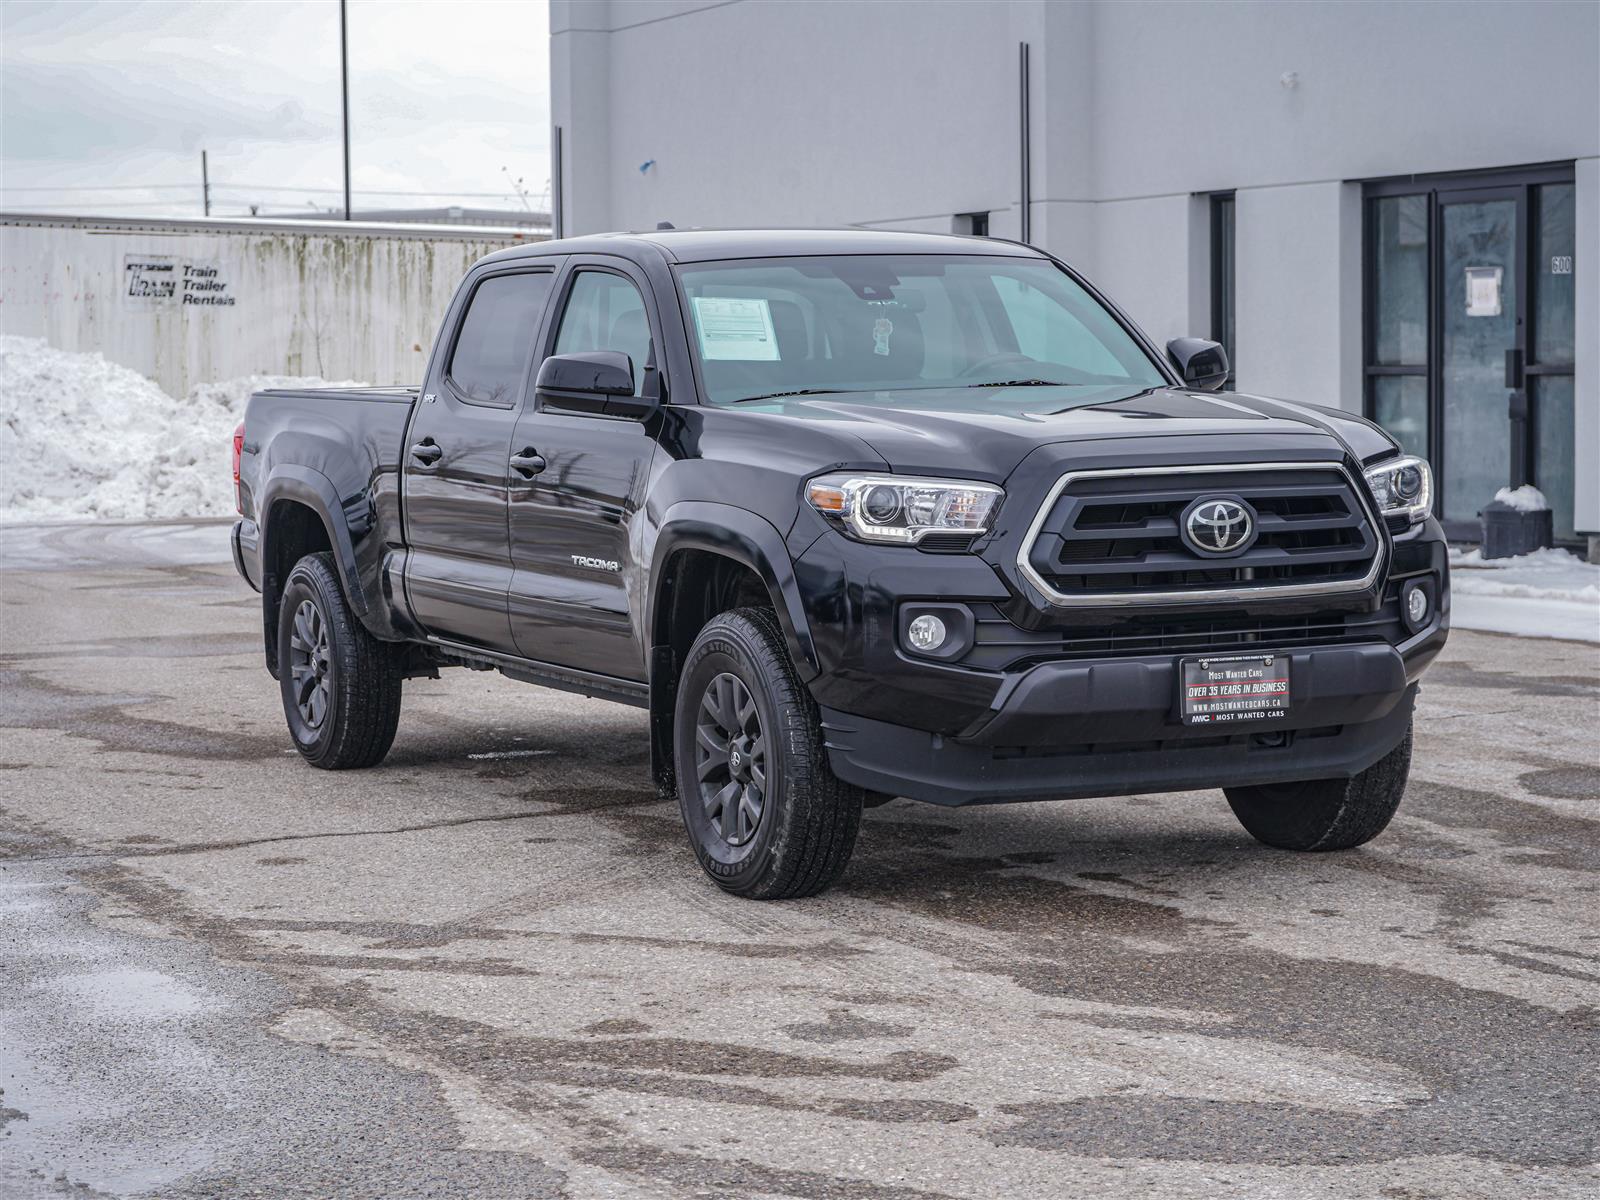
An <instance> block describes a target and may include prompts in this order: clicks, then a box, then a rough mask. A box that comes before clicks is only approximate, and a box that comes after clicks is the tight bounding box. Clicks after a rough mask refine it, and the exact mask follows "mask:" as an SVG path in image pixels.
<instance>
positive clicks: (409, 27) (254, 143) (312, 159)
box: [0, 0, 550, 216]
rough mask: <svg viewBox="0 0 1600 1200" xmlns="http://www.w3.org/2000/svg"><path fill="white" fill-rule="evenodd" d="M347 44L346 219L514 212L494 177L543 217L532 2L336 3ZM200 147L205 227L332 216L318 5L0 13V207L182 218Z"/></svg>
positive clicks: (326, 12)
mask: <svg viewBox="0 0 1600 1200" xmlns="http://www.w3.org/2000/svg"><path fill="white" fill-rule="evenodd" d="M349 30H350V119H351V131H350V139H351V150H350V157H351V175H352V184H353V189H354V192H355V206H356V207H357V208H363V207H365V208H376V207H382V208H409V207H420V206H431V205H436V204H446V203H451V202H457V203H464V204H468V205H472V206H475V207H483V208H517V207H520V203H519V201H518V200H517V199H516V196H515V194H514V192H513V190H512V187H511V181H510V178H508V176H507V175H506V173H505V172H504V171H503V170H502V168H508V169H509V171H510V176H511V177H521V178H522V179H523V180H524V186H525V187H526V189H527V190H528V192H529V193H530V199H529V202H530V203H531V204H532V205H533V207H535V208H540V209H542V208H544V207H545V201H544V196H543V193H544V192H545V191H546V189H547V186H548V180H549V174H550V168H549V147H550V87H549V75H550V55H549V13H548V9H547V6H546V4H545V3H544V0H526V2H524V0H499V2H495V0H352V2H351V3H350V5H349ZM202 147H203V148H205V149H206V150H207V151H208V152H209V156H210V167H211V181H212V212H213V213H214V214H221V215H235V214H243V213H245V212H246V211H248V210H247V207H246V206H247V205H248V204H251V203H255V204H259V205H261V206H262V211H264V212H268V211H285V210H293V209H299V210H301V211H309V205H310V203H313V202H314V203H316V204H318V205H320V206H322V207H329V206H333V207H337V206H338V205H340V204H341V203H342V200H341V195H340V189H341V188H342V176H341V163H340V130H339V6H338V3H337V0H301V2H287V0H284V2H278V0H252V2H249V3H218V2H215V0H202V2H198V3H197V2H191V0H171V2H166V3H156V2H144V3H131V2H126V0H123V2H112V0H104V2H96V3H86V2H78V3H71V2H55V3H34V2H22V0H4V2H3V3H0V208H4V209H6V210H9V211H13V212H15V211H24V210H40V209H44V210H47V211H61V212H68V211H71V212H92V213H97V214H99V213H119V214H126V215H130V216H143V215H149V216H158V215H173V216H193V215H198V214H199V212H200V151H201V148H202ZM43 189H51V190H43ZM289 189H302V190H289ZM311 189H321V190H317V191H313V190H311ZM380 193H418V194H411V195H386V194H380ZM422 193H425V194H422ZM473 193H492V194H491V195H483V196H475V195H473Z"/></svg>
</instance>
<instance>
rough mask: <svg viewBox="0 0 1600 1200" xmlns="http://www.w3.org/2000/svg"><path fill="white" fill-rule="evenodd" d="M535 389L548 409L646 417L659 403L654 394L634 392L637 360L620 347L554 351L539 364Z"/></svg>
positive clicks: (540, 403) (612, 415)
mask: <svg viewBox="0 0 1600 1200" xmlns="http://www.w3.org/2000/svg"><path fill="white" fill-rule="evenodd" d="M533 390H534V396H535V397H536V398H537V400H538V402H539V407H540V408H541V409H544V410H545V411H546V412H567V413H592V414H603V415H605V416H611V417H629V418H632V419H633V420H642V419H644V418H645V417H647V416H649V415H650V414H651V413H652V412H654V411H655V409H656V405H657V401H656V400H655V399H654V398H652V397H645V396H635V395H634V394H633V360H632V359H630V358H629V357H628V356H627V355H626V354H624V353H622V351H620V350H590V351H587V352H585V353H583V354H553V355H551V356H550V357H549V358H547V359H545V360H544V362H543V364H542V365H541V366H540V367H539V375H538V378H537V379H536V380H535V381H534V385H533Z"/></svg>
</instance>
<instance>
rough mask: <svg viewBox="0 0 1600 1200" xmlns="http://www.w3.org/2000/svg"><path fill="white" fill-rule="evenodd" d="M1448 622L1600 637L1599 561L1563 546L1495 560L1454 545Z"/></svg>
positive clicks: (1543, 634) (1559, 635) (1574, 638)
mask: <svg viewBox="0 0 1600 1200" xmlns="http://www.w3.org/2000/svg"><path fill="white" fill-rule="evenodd" d="M1527 490H1529V491H1532V490H1533V489H1531V488H1530V489H1527ZM1540 500H1541V501H1542V500H1543V497H1542V496H1541V497H1540ZM1450 621H1451V624H1452V625H1454V626H1456V627H1457V628H1459V629H1483V630H1488V631H1489V632H1491V633H1515V634H1521V635H1522V636H1524V637H1554V638H1567V639H1569V640H1572V641H1583V642H1600V566H1596V565H1595V564H1593V563H1586V562H1584V561H1583V560H1582V559H1581V558H1579V557H1578V556H1577V555H1575V554H1570V553H1568V552H1567V551H1565V550H1555V549H1544V550H1535V551H1534V552H1533V553H1532V554H1519V555H1518V556H1517V557H1515V558H1491V559H1485V558H1484V557H1483V552H1482V551H1480V550H1470V551H1466V552H1462V551H1460V550H1452V551H1451V552H1450Z"/></svg>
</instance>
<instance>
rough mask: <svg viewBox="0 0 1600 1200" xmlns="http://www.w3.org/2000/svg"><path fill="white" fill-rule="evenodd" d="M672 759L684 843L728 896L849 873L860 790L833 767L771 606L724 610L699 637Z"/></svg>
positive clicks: (769, 896) (769, 892)
mask: <svg viewBox="0 0 1600 1200" xmlns="http://www.w3.org/2000/svg"><path fill="white" fill-rule="evenodd" d="M673 756H674V765H675V767H676V772H677V778H678V806H679V808H680V809H681V810H682V812H683V822H684V825H685V827H686V828H687V830H688V833H689V844H690V845H691V846H692V847H693V848H694V852H695V857H696V858H697V859H699V861H700V865H701V867H702V868H704V870H705V872H706V874H707V875H709V876H711V878H712V880H713V881H715V883H716V885H717V886H718V887H720V888H722V890H723V891H725V892H731V893H732V894H734V895H736V896H744V897H747V898H749V899H753V900H779V899H790V898H793V897H797V896H812V895H815V894H816V893H818V892H820V891H822V890H823V889H825V888H827V887H828V886H829V885H830V884H832V883H833V882H834V880H836V879H838V877H839V875H840V874H841V873H842V872H843V871H844V868H845V865H846V864H847V863H848V862H849V861H850V853H851V851H852V850H853V849H854V848H855V842H856V833H857V831H858V830H859V829H860V826H861V807H862V791H861V789H860V788H856V787H852V786H850V785H848V784H845V783H842V782H840V781H839V780H838V779H837V778H835V777H834V774H833V771H832V770H831V769H830V768H829V766H828V760H827V752H826V751H825V749H824V748H823V745H822V729H821V723H820V719H819V717H818V714H817V707H816V704H815V703H814V702H813V701H812V699H811V696H810V693H808V692H807V691H806V690H805V687H804V685H803V684H802V683H801V682H800V679H799V677H798V676H796V674H795V671H794V666H793V665H792V664H791V662H790V661H789V655H788V651H787V649H786V647H785V645H784V641H783V634H782V632H781V631H780V630H779V628H778V622H777V619H776V618H775V617H774V615H773V614H772V613H771V612H770V611H769V610H767V609H762V608H741V609H735V610H734V611H732V612H726V613H722V614H721V615H719V616H717V617H714V618H713V619H712V620H711V621H710V623H709V624H707V625H706V627H705V628H704V629H702V630H701V631H700V635H699V636H698V637H697V638H695V641H694V645H693V646H692V647H691V648H690V650H689V654H688V656H687V658H686V659H685V661H684V664H683V669H682V671H681V672H680V674H679V677H678V694H677V702H676V717H675V720H674V723H673Z"/></svg>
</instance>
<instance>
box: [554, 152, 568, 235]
mask: <svg viewBox="0 0 1600 1200" xmlns="http://www.w3.org/2000/svg"><path fill="white" fill-rule="evenodd" d="M561 185H562V179H561V126H559V125H557V126H555V127H554V128H552V129H551V131H550V236H551V237H553V238H558V237H561V236H562V234H563V232H564V230H563V228H562V227H563V225H564V224H565V221H564V220H563V218H564V217H565V216H566V214H565V212H563V211H562V210H563V209H564V208H565V207H566V206H565V205H564V204H563V203H562V202H561V190H562V188H561Z"/></svg>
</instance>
